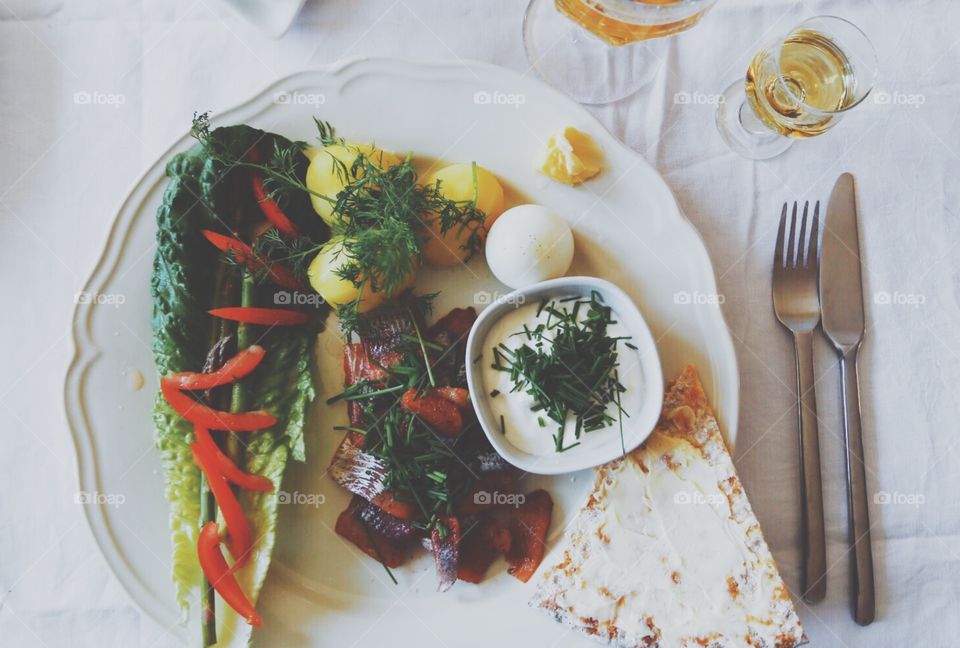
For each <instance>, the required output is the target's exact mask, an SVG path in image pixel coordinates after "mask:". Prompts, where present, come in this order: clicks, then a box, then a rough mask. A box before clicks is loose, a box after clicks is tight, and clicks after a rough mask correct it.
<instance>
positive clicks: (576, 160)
mask: <svg viewBox="0 0 960 648" xmlns="http://www.w3.org/2000/svg"><path fill="white" fill-rule="evenodd" d="M602 165H603V149H601V148H600V146H599V145H598V144H597V143H596V142H594V141H593V138H591V137H590V136H589V135H587V134H586V133H584V132H582V131H578V130H577V129H576V128H573V127H572V126H567V127H566V128H563V129H561V130H559V131H557V132H556V133H554V134H553V135H551V136H550V139H548V140H547V145H546V147H544V149H543V151H541V153H540V155H539V157H538V158H537V161H536V165H535V168H536V169H537V171H540V172H541V173H543V174H544V175H546V176H548V177H550V178H553V179H554V180H556V181H557V182H563V183H564V184H569V185H577V184H580V183H581V182H584V181H585V180H589V179H590V178H592V177H593V176H595V175H597V174H598V173H600V169H601V168H602Z"/></svg>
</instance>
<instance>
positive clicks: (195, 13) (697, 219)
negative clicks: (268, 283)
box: [0, 0, 960, 648]
mask: <svg viewBox="0 0 960 648" xmlns="http://www.w3.org/2000/svg"><path fill="white" fill-rule="evenodd" d="M262 1H266V0H262ZM524 4H525V3H522V2H521V0H483V1H482V2H446V1H443V0H396V1H394V0H319V1H311V2H309V3H308V4H307V6H306V7H305V9H304V11H303V13H302V14H301V15H300V16H299V17H298V19H297V21H296V23H295V24H294V26H293V28H292V29H291V31H290V32H288V34H287V35H286V36H285V37H284V38H283V39H281V40H279V41H274V40H271V39H269V38H268V37H267V36H265V35H262V34H261V33H260V32H259V31H258V30H257V29H256V28H254V27H252V26H251V25H249V24H247V23H246V22H244V21H243V20H242V19H241V18H239V17H237V16H235V15H234V14H233V13H232V12H231V11H229V10H228V9H226V8H225V7H224V6H223V5H221V4H219V3H218V2H216V0H167V1H165V2H146V1H140V2H124V1H121V0H99V1H97V2H89V1H87V2H79V1H78V2H62V1H55V0H44V1H43V2H32V1H28V0H17V1H15V0H0V241H2V242H3V246H4V251H3V254H2V261H0V267H2V269H3V279H2V280H0V303H2V304H3V310H4V315H3V318H2V320H0V332H2V336H0V339H2V340H3V343H4V345H5V353H4V354H3V355H4V358H3V362H2V363H0V405H2V406H0V435H2V440H0V448H2V450H0V491H2V494H0V645H2V646H4V647H6V646H10V647H14V646H15V647H17V648H28V647H33V646H76V647H85V646H91V647H92V646H121V645H122V646H144V647H147V646H154V647H157V646H167V645H174V643H173V639H172V637H171V636H170V635H169V634H168V633H167V630H166V629H165V628H162V627H159V626H157V625H156V624H155V623H154V622H153V621H151V620H150V619H149V618H148V617H147V616H146V615H144V614H142V613H141V612H140V611H139V610H138V609H137V608H136V607H134V605H133V604H132V603H131V601H130V600H129V598H128V597H127V595H126V594H125V592H124V591H123V590H122V588H121V587H120V586H119V585H118V583H117V582H116V581H115V580H114V578H113V576H112V575H111V573H110V572H109V570H108V569H107V567H106V564H105V563H104V561H103V559H102V558H101V556H100V554H99V552H98V550H97V548H96V546H95V544H94V542H93V540H92V537H91V535H90V533H89V531H88V529H87V526H86V523H85V520H84V517H83V511H82V507H81V506H80V505H78V503H77V497H76V490H77V485H76V468H75V458H74V448H73V444H72V442H71V439H70V434H69V432H68V429H67V425H66V420H65V416H64V414H63V412H62V408H61V406H60V403H61V402H62V395H61V394H62V388H63V376H64V372H65V370H66V366H67V364H68V362H69V359H70V357H71V353H72V349H71V341H70V338H69V334H68V322H69V320H70V316H71V313H72V309H73V304H74V299H75V295H76V293H77V292H78V291H79V290H80V289H81V288H82V286H83V284H84V281H85V280H86V278H87V276H88V274H89V272H90V270H91V268H92V267H93V265H94V263H95V261H96V260H97V259H98V258H99V255H100V253H101V250H102V246H103V243H104V241H105V237H106V233H107V230H108V228H109V226H110V224H111V221H112V218H113V216H114V214H115V210H116V208H117V206H118V205H119V203H120V201H121V199H122V198H123V197H124V195H125V192H126V190H127V189H128V187H129V186H130V185H131V184H132V182H133V181H134V179H135V178H136V177H137V176H138V175H139V174H140V172H141V170H142V169H144V168H145V167H146V166H147V165H148V164H149V163H150V162H152V161H153V160H154V159H156V157H157V156H158V155H159V154H160V153H161V152H162V151H163V150H164V149H165V148H166V147H167V146H168V145H169V143H170V142H171V141H173V140H174V139H175V138H177V137H179V136H180V135H181V134H182V133H183V131H184V130H185V128H186V125H187V123H188V121H189V119H190V116H191V114H192V113H193V111H194V110H197V109H201V110H203V109H207V108H209V109H213V110H217V109H220V108H225V107H228V106H231V105H233V104H235V103H237V102H239V101H241V100H243V99H246V98H247V97H249V96H251V95H252V94H253V93H254V92H256V91H258V90H259V89H261V88H262V87H264V86H265V85H267V84H268V83H269V82H270V81H272V80H273V79H275V78H277V77H278V76H281V75H285V74H288V73H292V72H295V71H298V70H301V69H304V68H309V67H314V66H319V65H323V64H326V63H329V62H332V61H334V60H336V59H339V58H342V57H347V56H360V55H384V56H406V57H416V58H429V59H436V58H444V59H480V60H485V61H490V62H493V63H497V64H500V65H504V66H507V67H510V68H514V69H516V70H520V71H525V72H527V73H529V74H532V72H530V71H529V68H528V64H527V62H526V59H525V56H524V52H523V46H522V42H521V29H520V26H521V20H522V15H523V9H524V6H523V5H524ZM817 14H839V15H841V16H843V17H846V18H848V19H851V20H852V21H853V22H855V23H856V24H858V25H859V26H860V27H861V28H862V29H863V30H864V31H865V32H866V33H867V34H868V35H870V37H871V39H872V40H873V42H874V44H875V46H876V48H877V51H878V52H879V56H880V68H881V77H880V81H879V87H878V91H877V92H876V94H875V95H874V98H873V99H868V100H867V102H866V103H865V104H864V105H863V106H861V107H859V108H858V109H856V110H854V111H853V112H852V113H851V114H849V115H848V116H847V117H846V118H845V119H844V120H843V122H842V123H841V124H840V125H839V126H838V127H837V128H836V129H835V130H833V131H832V132H830V133H829V134H827V135H825V136H824V137H820V138H817V139H815V140H811V141H807V142H800V143H798V144H796V145H795V146H794V147H793V149H791V150H790V151H789V152H787V153H786V154H785V155H783V156H781V157H779V158H777V159H774V160H770V161H767V162H751V161H748V160H744V159H741V158H739V157H737V156H736V155H734V154H733V153H731V152H730V151H729V150H727V148H726V147H725V145H724V144H723V142H722V141H721V139H720V137H719V136H718V134H717V132H716V130H715V127H714V122H713V113H714V105H713V102H712V101H711V99H710V98H711V97H715V96H716V95H717V94H718V93H721V92H722V91H723V90H724V88H725V87H726V86H727V85H728V84H729V83H730V82H731V81H733V80H735V79H737V78H740V77H742V75H743V72H744V70H745V68H746V65H747V63H748V62H749V60H750V57H751V55H752V54H753V53H754V52H755V51H756V49H757V48H758V47H759V46H760V45H761V43H763V42H764V41H765V40H766V39H768V38H769V37H770V36H772V35H774V34H777V33H782V32H784V31H786V30H787V29H788V28H789V27H791V26H792V25H793V24H796V23H798V22H800V21H801V20H803V19H804V18H807V17H810V16H812V15H817ZM957 24H960V3H956V2H951V1H950V0H929V1H922V2H910V3H905V2H897V1H895V0H860V1H856V2H838V1H827V0H823V1H816V0H800V1H794V0H720V2H719V3H718V4H717V6H716V7H715V8H714V9H713V10H712V12H711V13H710V14H709V15H708V16H707V17H706V18H705V19H704V20H703V21H702V23H701V24H700V25H698V26H697V27H696V28H695V29H693V30H692V31H690V32H688V33H685V34H682V35H680V36H679V37H676V38H672V39H670V40H669V41H667V43H666V46H665V47H664V48H662V50H663V52H664V55H665V61H664V66H663V69H661V70H660V72H659V74H658V75H657V77H656V80H655V81H654V82H653V84H652V85H650V86H649V87H647V88H645V89H644V90H642V91H641V92H639V93H638V94H636V95H634V96H632V97H630V98H628V99H625V100H623V101H620V102H618V103H616V104H613V105H608V106H602V107H596V108H594V109H593V110H594V112H595V113H596V115H597V116H598V117H599V118H600V120H601V121H603V123H604V124H605V125H606V126H607V127H609V128H610V129H611V130H612V131H613V132H614V133H615V134H616V135H618V136H619V137H621V138H622V139H623V140H624V141H626V142H627V143H628V144H629V145H630V146H632V147H633V148H634V149H636V150H637V151H638V152H639V153H640V154H641V155H643V156H645V157H646V158H647V159H648V160H649V161H650V162H651V163H653V164H654V165H655V166H656V167H657V169H658V170H659V171H660V173H661V174H663V176H664V177H665V178H666V180H667V182H668V183H669V185H670V186H671V188H672V189H673V191H674V192H675V194H676V196H677V199H678V200H679V202H680V205H681V207H682V208H683V210H684V212H685V213H686V214H687V216H688V217H689V218H690V219H691V220H692V221H693V223H694V224H695V225H696V226H697V228H698V229H699V230H700V232H701V233H702V235H703V238H704V240H705V242H706V245H707V247H708V249H709V252H710V255H711V258H712V260H713V264H714V268H715V270H716V273H717V276H718V280H719V286H720V292H721V294H722V295H723V298H724V303H723V309H724V312H725V315H726V317H727V321H728V323H729V325H730V328H731V331H732V334H733V337H734V339H735V341H736V344H737V353H738V360H739V363H740V375H741V381H742V396H741V410H740V411H741V417H740V430H739V440H738V447H737V465H738V469H739V471H740V475H741V477H742V480H743V482H744V484H745V486H746V489H747V492H748V494H749V497H750V500H751V501H752V503H753V506H754V508H755V511H756V513H757V516H758V517H759V519H760V521H761V523H762V525H763V528H764V531H765V533H766V537H767V540H768V542H769V543H770V546H771V548H772V550H773V552H774V554H775V556H776V558H777V560H778V562H779V564H780V567H781V570H782V572H783V574H784V577H785V579H786V581H787V583H788V584H789V585H790V586H791V588H795V587H797V586H798V584H799V569H798V564H799V510H800V506H799V495H798V483H799V471H798V465H797V439H796V422H795V413H794V412H795V411H794V385H793V372H794V367H793V350H792V345H791V342H790V338H789V336H788V334H787V333H786V332H785V331H784V330H783V329H782V328H780V326H779V325H778V324H777V322H776V320H775V319H774V317H773V313H772V308H771V302H770V276H769V275H770V262H771V256H772V250H773V244H774V237H775V235H776V223H777V218H778V216H779V212H780V206H781V204H782V202H783V201H785V200H794V199H797V200H806V199H810V200H814V199H824V200H825V199H826V198H827V197H828V195H829V191H830V188H831V186H832V183H833V181H834V180H835V178H836V177H837V176H838V175H839V174H840V173H841V172H843V171H851V172H853V173H854V174H855V175H856V177H857V181H858V184H859V197H860V213H861V220H860V225H861V237H862V241H863V246H864V255H865V260H866V269H865V272H864V279H865V282H866V286H865V293H866V302H867V304H866V306H867V317H868V321H869V332H868V336H867V341H866V344H865V346H864V350H863V355H862V359H861V371H862V373H861V376H862V388H863V405H864V417H863V420H864V427H865V443H866V460H867V466H868V486H869V490H870V492H871V494H872V501H871V515H872V521H873V523H874V527H873V542H874V557H875V563H876V576H877V591H878V618H877V621H876V623H874V624H873V625H872V626H870V627H868V628H860V627H858V626H857V625H856V624H854V622H853V621H852V620H851V618H850V613H849V605H848V601H847V593H848V566H849V557H850V556H849V554H848V552H847V524H846V487H845V477H844V467H843V453H842V428H841V423H840V412H839V385H838V368H837V364H836V360H835V357H834V354H833V352H832V350H831V349H830V348H829V347H828V345H827V343H826V342H825V341H823V340H820V341H819V342H818V347H817V352H816V371H817V376H818V383H817V396H818V400H819V406H820V418H821V424H820V431H821V444H822V445H821V448H822V465H823V478H824V481H825V489H824V492H825V498H826V502H825V505H826V519H827V537H828V556H829V558H828V562H829V565H830V567H831V569H830V572H829V585H828V592H829V593H828V598H827V600H825V601H824V602H822V603H820V604H817V605H815V606H807V605H805V604H803V603H798V608H799V612H800V616H801V618H802V620H803V622H804V625H805V627H806V630H807V633H808V635H809V637H810V639H811V641H812V644H813V645H814V646H902V645H920V646H931V647H940V646H955V645H957V642H958V641H960V640H958V637H960V613H958V612H957V607H956V601H957V600H958V598H960V506H958V499H957V493H958V492H960V470H958V458H960V456H958V450H957V443H958V441H960V434H958V429H957V422H958V421H960V399H958V398H957V396H956V388H957V385H960V356H958V354H960V266H958V262H957V251H956V247H957V245H958V243H960V221H958V216H960V180H958V178H960V111H958V99H960V81H958V80H957V75H956V71H957V69H958V68H960V36H958V35H957V30H956V25H957ZM680 93H686V94H687V96H688V97H698V99H697V100H696V101H682V100H680V99H678V97H680ZM637 218H638V219H642V214H641V215H637ZM103 397H104V398H111V395H110V394H104V395H103ZM432 641H434V638H432V637H430V636H429V635H427V634H425V635H423V636H421V637H419V638H418V645H429V644H430V643H431V642H432Z"/></svg>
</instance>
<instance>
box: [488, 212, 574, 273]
mask: <svg viewBox="0 0 960 648" xmlns="http://www.w3.org/2000/svg"><path fill="white" fill-rule="evenodd" d="M486 256H487V264H488V265H489V266H490V270H491V271H492V272H493V274H494V275H495V276H496V277H497V279H499V280H500V281H502V282H503V283H505V284H506V285H508V286H510V287H511V288H522V287H523V286H527V285H530V284H533V283H537V282H539V281H546V280H547V279H556V278H557V277H562V276H563V275H564V274H566V272H567V270H569V269H570V264H571V263H572V262H573V232H571V231H570V226H569V225H567V222H566V221H565V220H563V218H561V217H560V215H559V214H557V213H556V212H554V211H551V210H549V209H547V208H546V207H541V206H540V205H518V206H517V207H512V208H510V209H508V210H507V211H505V212H503V214H501V215H500V218H498V219H497V221H496V222H495V223H494V224H493V227H491V228H490V233H489V234H488V235H487V246H486Z"/></svg>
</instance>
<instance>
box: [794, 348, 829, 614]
mask: <svg viewBox="0 0 960 648" xmlns="http://www.w3.org/2000/svg"><path fill="white" fill-rule="evenodd" d="M793 341H794V349H795V351H796V355H797V424H798V425H797V427H798V429H799V432H800V474H801V480H800V500H801V504H802V511H803V516H802V528H803V531H802V532H803V583H802V591H803V598H804V600H805V601H807V602H809V603H816V602H818V601H822V600H823V598H824V597H825V596H826V595H827V550H826V543H825V540H824V524H823V482H822V481H821V479H820V437H819V431H818V429H817V395H816V391H815V389H814V382H815V381H814V376H813V332H812V331H807V332H801V333H794V336H793Z"/></svg>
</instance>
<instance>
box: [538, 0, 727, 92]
mask: <svg viewBox="0 0 960 648" xmlns="http://www.w3.org/2000/svg"><path fill="white" fill-rule="evenodd" d="M716 2H717V0H531V1H530V4H529V6H528V7H527V13H526V15H525V16H524V19H523V43H524V47H525V49H526V51H527V59H528V60H529V61H530V66H531V67H532V68H533V69H535V70H536V71H537V73H538V74H539V75H540V76H541V77H542V78H543V79H544V80H546V81H547V82H548V83H550V84H551V85H553V86H554V87H557V88H559V89H560V90H563V91H564V92H566V93H567V94H568V95H570V96H571V97H573V98H574V99H576V100H577V101H580V102H581V103H589V104H603V103H610V102H612V101H616V100H618V99H622V98H623V97H626V96H629V95H631V94H633V93H634V92H636V91H637V90H639V89H640V88H641V87H643V86H644V85H646V84H647V83H649V82H650V81H651V80H652V79H653V77H654V75H655V73H656V72H657V70H658V69H659V68H660V67H661V65H662V62H663V60H664V58H665V56H664V53H663V52H662V51H661V50H662V48H661V47H658V46H657V43H658V40H657V39H660V38H662V37H664V36H670V35H672V34H676V33H678V32H682V31H685V30H687V29H689V28H690V27H692V26H693V25H695V24H696V23H697V22H698V21H699V20H700V19H701V18H702V17H703V15H704V14H705V13H707V11H708V10H709V9H710V7H712V6H713V5H714V4H715V3H716Z"/></svg>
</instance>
